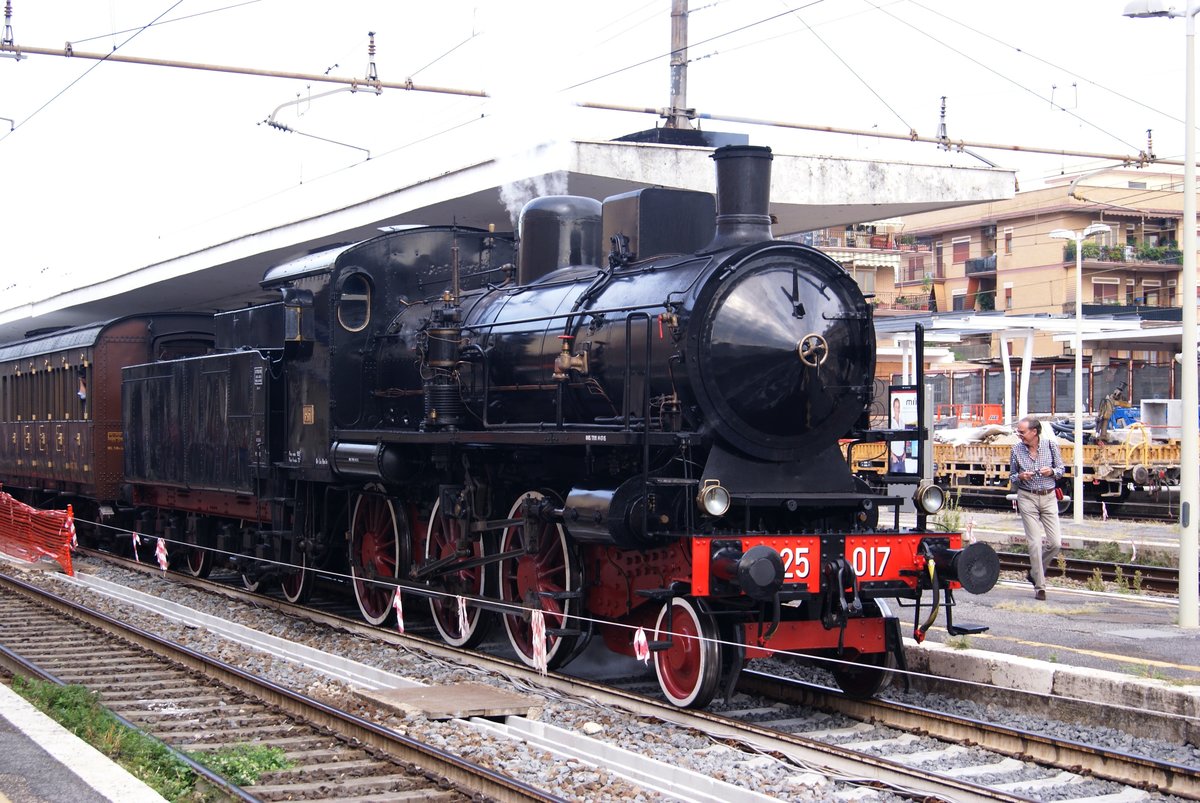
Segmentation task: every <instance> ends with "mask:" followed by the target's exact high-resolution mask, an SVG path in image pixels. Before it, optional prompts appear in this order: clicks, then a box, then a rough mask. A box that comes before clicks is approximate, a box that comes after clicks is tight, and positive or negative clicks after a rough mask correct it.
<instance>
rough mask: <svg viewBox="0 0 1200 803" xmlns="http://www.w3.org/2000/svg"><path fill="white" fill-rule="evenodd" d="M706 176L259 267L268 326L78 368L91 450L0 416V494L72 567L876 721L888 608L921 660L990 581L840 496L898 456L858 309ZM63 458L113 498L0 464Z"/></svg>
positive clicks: (758, 157) (738, 149)
mask: <svg viewBox="0 0 1200 803" xmlns="http://www.w3.org/2000/svg"><path fill="white" fill-rule="evenodd" d="M713 158H714V160H715V163H716V170H717V185H718V191H717V194H716V197H715V198H714V197H713V196H712V195H709V194H706V193H699V192H691V191H681V190H670V189H662V188H648V189H643V190H639V191H636V192H631V193H627V194H624V195H619V196H616V197H611V198H608V199H606V200H605V201H604V202H603V203H600V202H598V201H595V200H592V199H587V198H578V197H571V196H552V197H545V198H540V199H537V200H535V201H533V202H531V203H530V204H528V205H527V206H526V207H525V209H524V210H523V212H522V215H521V221H520V235H521V236H520V240H519V243H518V242H517V241H515V240H514V239H513V238H512V237H511V236H509V235H505V234H500V233H496V232H494V231H484V230H479V229H473V228H466V227H460V226H423V227H412V228H397V229H395V230H391V231H388V232H387V233H385V234H383V235H381V236H378V237H375V238H374V239H371V240H367V241H365V242H361V243H357V244H354V245H351V246H348V247H340V248H337V249H332V250H329V251H325V252H321V253H318V254H313V255H310V256H307V257H304V258H303V259H300V260H296V261H293V262H290V263H287V264H284V265H280V266H278V267H276V268H274V269H272V270H271V271H269V272H268V273H267V275H266V276H265V277H264V279H263V281H262V286H263V287H264V288H266V289H269V290H275V291H277V292H278V300H277V301H274V302H272V303H269V304H263V305H258V306H253V307H248V308H246V309H239V310H236V311H231V312H227V313H222V314H218V315H216V316H215V317H213V318H212V319H211V324H212V327H211V332H212V334H211V337H212V347H211V348H192V349H190V350H186V351H183V350H180V347H179V344H180V343H189V344H193V345H194V343H195V340H196V338H194V337H192V338H184V337H183V335H182V334H181V332H182V331H183V330H187V331H193V330H195V329H196V327H195V326H192V324H194V323H195V321H193V320H191V319H187V321H186V323H187V324H188V326H167V325H166V324H165V322H164V321H165V320H166V319H163V320H155V319H152V316H142V317H139V316H131V317H132V318H136V319H137V320H138V321H140V324H139V325H141V326H142V328H143V329H144V330H145V337H143V338H141V341H139V342H144V344H145V345H144V348H143V349H142V351H141V352H139V355H144V359H140V360H139V359H136V358H132V359H131V357H135V356H136V355H130V354H126V355H124V356H122V357H118V358H117V359H118V360H119V361H120V364H121V365H122V366H123V371H122V374H121V378H120V382H119V387H116V386H114V382H113V381H112V373H111V372H112V371H113V369H114V363H112V362H111V361H106V367H105V371H107V372H109V374H108V376H109V381H108V383H107V385H106V387H105V392H106V394H107V396H108V398H107V400H106V401H105V402H104V404H106V405H108V407H107V408H106V410H105V412H104V415H103V420H102V419H101V416H100V414H99V411H98V410H97V411H96V413H95V416H94V418H91V419H89V418H87V417H86V413H85V414H84V415H83V416H82V418H80V416H79V413H80V412H81V409H80V407H79V406H78V405H75V404H74V403H73V402H72V401H71V398H70V391H71V389H72V387H71V383H70V382H67V384H66V386H65V389H63V388H60V389H59V390H58V391H56V392H57V393H58V394H59V396H61V397H63V398H64V399H65V401H64V405H65V406H64V410H63V412H61V415H62V416H63V420H62V421H61V422H56V421H54V420H47V419H50V418H51V416H50V415H47V416H45V418H44V419H43V420H41V421H38V420H37V419H34V420H33V421H29V420H26V421H23V422H22V421H20V420H16V419H19V416H13V415H12V411H13V410H14V409H16V407H15V406H13V405H11V404H9V402H7V401H6V408H7V414H6V415H5V416H4V418H5V421H4V423H3V424H2V426H3V427H4V429H5V433H4V439H5V447H4V449H5V451H4V455H3V456H4V467H3V471H2V472H0V481H3V482H4V483H5V485H6V486H7V487H8V488H12V487H14V486H15V487H24V488H37V489H41V490H43V491H44V490H47V489H48V490H51V491H56V492H57V493H58V494H59V495H60V496H63V497H71V498H74V499H76V500H80V499H83V500H84V501H83V503H84V504H87V505H90V507H88V508H85V510H90V511H91V512H92V513H93V514H94V516H95V520H97V521H103V522H107V523H108V524H109V525H111V527H105V528H97V529H96V531H95V533H96V534H97V535H102V534H103V533H104V532H120V531H122V530H123V529H128V530H130V531H133V532H137V533H140V534H143V535H149V536H159V537H163V538H164V539H165V540H166V541H167V542H168V543H169V544H170V546H171V551H172V553H173V555H174V556H176V557H177V559H178V560H179V562H180V566H181V568H182V569H183V570H185V571H188V572H190V573H193V574H196V575H206V574H207V573H208V572H209V570H210V569H211V567H212V565H213V563H214V561H218V560H219V561H225V560H228V559H229V556H232V559H233V560H234V561H235V563H236V566H237V568H238V569H239V570H240V571H241V572H242V575H243V577H244V579H245V581H246V583H247V585H249V586H250V587H258V586H259V585H260V584H262V583H265V582H267V581H276V580H278V581H279V582H281V584H282V588H283V593H284V594H285V596H287V597H288V598H289V599H292V600H295V601H303V600H305V599H306V598H307V596H308V594H309V592H310V590H311V587H312V582H313V577H314V575H315V574H317V573H318V572H319V571H325V570H329V571H336V570H337V569H338V567H342V568H343V569H344V571H345V573H346V575H347V576H348V578H349V582H350V583H351V584H352V585H353V589H354V594H355V598H356V600H357V603H358V606H359V609H360V611H361V613H362V616H363V618H364V619H366V620H367V621H369V622H372V623H375V624H383V623H385V622H387V621H388V620H389V618H390V617H392V616H394V610H395V602H396V600H397V599H401V600H404V601H408V602H409V603H410V604H411V602H412V601H413V600H420V601H421V604H427V605H428V607H429V612H430V614H431V616H432V620H433V623H434V625H435V626H436V629H437V631H438V633H439V635H440V637H441V638H442V639H443V640H444V641H446V642H447V643H449V644H453V645H460V646H475V645H477V644H479V643H480V641H481V640H482V639H483V638H484V636H485V634H486V632H487V631H488V628H489V626H490V625H491V624H494V623H496V621H497V620H498V622H499V623H500V624H502V625H503V627H504V631H505V632H506V634H507V638H508V641H509V643H510V644H511V646H512V648H513V650H514V651H515V652H516V654H517V655H518V656H519V657H520V659H521V660H522V661H524V662H525V663H526V664H528V665H530V666H543V667H549V668H555V667H560V666H563V665H565V664H566V663H567V662H568V661H570V660H571V659H572V658H574V657H576V656H577V655H579V654H580V652H582V650H583V649H584V647H585V646H586V645H587V644H588V643H589V641H590V640H591V639H592V638H593V637H594V636H597V635H599V636H601V637H602V638H603V641H604V643H605V645H606V646H607V647H608V648H609V649H611V650H613V651H615V652H618V653H622V654H628V655H641V656H643V657H652V658H653V664H654V668H655V671H656V674H657V677H658V680H659V684H660V686H661V688H662V691H663V693H664V694H665V696H666V697H667V699H669V700H670V701H671V702H672V703H673V704H675V705H677V706H681V707H702V706H705V705H707V704H708V703H709V702H710V701H711V700H712V699H713V697H714V696H715V695H716V694H717V693H718V692H719V691H720V690H722V689H725V690H729V689H731V688H732V685H733V683H734V682H735V681H736V678H737V675H738V673H739V672H740V670H741V669H742V667H743V665H744V664H745V663H746V661H747V660H749V659H753V658H758V657H763V656H767V655H773V654H786V655H795V654H800V655H805V656H811V657H815V658H823V659H830V660H829V664H828V666H829V668H830V669H831V671H832V673H833V675H834V677H835V679H836V681H837V683H838V684H839V685H840V686H841V688H842V689H843V690H845V691H846V692H848V693H850V694H855V695H863V696H866V695H871V694H874V693H875V692H876V691H877V690H878V689H879V688H880V686H881V685H882V684H883V683H884V682H885V681H886V679H887V677H888V674H889V672H888V670H889V668H891V667H892V666H893V665H894V663H895V661H896V660H897V659H899V660H902V658H903V652H902V649H901V629H900V625H899V619H898V618H897V616H895V615H894V614H893V613H892V611H891V609H890V607H889V604H888V600H898V601H900V602H901V603H902V604H905V605H907V606H909V607H913V608H915V609H916V613H915V614H914V620H915V621H914V626H915V628H916V632H917V634H918V636H920V635H921V634H922V633H923V630H924V629H925V628H927V627H928V625H929V623H930V622H931V621H932V617H931V618H930V619H929V620H928V621H926V622H925V624H924V625H921V624H917V623H918V622H919V621H920V609H921V603H922V597H923V595H924V594H925V592H929V593H930V595H931V604H930V606H929V608H930V609H931V610H933V611H936V610H938V608H939V607H940V606H941V605H942V602H943V601H944V606H945V609H946V611H947V614H948V616H949V611H950V609H951V607H952V605H953V590H955V589H958V588H964V589H965V590H966V591H968V592H971V593H984V592H986V591H988V590H990V589H991V588H992V586H993V585H994V584H995V582H996V579H997V577H998V562H997V560H996V557H995V554H994V553H993V552H992V551H991V550H990V548H989V547H987V546H986V545H983V544H971V545H969V546H967V547H966V548H963V545H962V539H961V535H959V534H957V533H945V532H936V531H934V530H933V529H932V528H930V527H929V526H927V516H928V515H929V514H931V513H933V512H936V510H937V508H938V506H939V505H940V503H941V496H940V492H939V491H938V489H937V487H936V486H933V485H931V484H929V483H921V485H920V486H919V488H918V493H917V495H916V497H915V499H914V501H915V503H916V505H917V526H916V527H914V528H902V527H901V526H900V516H899V509H900V506H901V504H902V503H904V502H905V499H902V498H900V497H898V496H889V495H888V494H887V492H886V489H883V490H880V489H878V488H874V487H872V486H869V485H867V484H866V483H865V482H864V481H863V480H862V479H859V478H857V477H856V476H855V474H854V472H853V471H852V470H851V467H850V466H848V465H847V462H846V459H845V458H844V457H843V452H842V450H841V448H840V443H842V442H845V441H847V440H849V441H862V440H874V441H887V440H891V439H896V440H898V439H909V438H911V437H913V433H912V432H904V433H899V432H893V431H888V430H882V431H881V430H872V429H871V428H870V424H869V421H870V419H869V415H868V413H869V409H870V405H871V403H872V401H873V400H872V392H873V391H872V383H873V374H874V363H875V338H874V328H873V323H872V315H871V307H870V305H869V304H868V302H867V299H866V298H865V297H864V296H863V294H862V292H861V291H860V289H859V288H858V286H857V285H856V283H855V282H854V281H853V279H851V278H850V276H848V275H847V273H846V272H845V271H844V270H843V269H842V268H841V266H840V265H838V263H837V262H835V261H834V260H832V259H831V258H829V257H828V256H826V255H824V254H822V253H821V252H819V251H818V250H816V249H813V248H810V247H807V246H804V245H800V244H797V243H793V242H787V241H779V240H774V239H773V238H772V234H771V218H770V215H769V214H768V211H767V210H768V200H769V187H770V166H771V160H772V156H771V152H770V149H768V148H759V147H751V146H729V147H725V148H721V149H718V150H717V151H715V152H714V153H713ZM143 317H144V318H146V319H147V320H142V318H143ZM125 323H128V321H126V322H125ZM111 327H112V325H105V326H101V327H99V328H92V329H90V330H88V332H90V334H87V333H85V334H81V335H77V336H76V337H75V339H74V340H73V341H71V339H70V337H69V336H68V335H65V334H63V333H57V334H55V335H50V336H48V337H47V338H43V339H42V340H41V341H34V342H29V341H26V342H23V343H21V344H14V345H10V346H7V347H3V348H0V371H3V372H4V373H3V376H4V377H6V379H5V381H6V382H7V381H8V380H7V377H9V376H11V375H12V372H13V371H14V370H15V371H17V372H19V371H20V370H21V366H23V365H26V364H28V365H30V366H32V365H35V364H36V365H37V367H38V368H39V369H40V368H41V367H42V363H45V365H47V366H50V365H54V366H59V365H60V364H61V366H63V367H65V368H70V367H71V366H76V367H79V366H84V367H85V368H86V370H88V371H93V370H95V371H99V365H98V364H97V363H95V362H92V363H89V362H88V360H90V359H91V360H95V359H99V358H98V357H95V356H94V354H99V351H98V348H99V343H100V342H101V340H102V336H103V335H105V333H106V332H108V331H109V329H110V328H111ZM171 332H174V333H175V336H173V337H167V338H166V340H165V341H163V342H159V340H158V338H159V337H160V336H162V335H164V334H169V333H171ZM89 338H91V339H90V340H89ZM68 341H70V342H68ZM39 343H40V345H39ZM172 343H174V344H175V347H174V351H172V349H171V348H170V345H171V344H172ZM93 348H95V349H97V350H96V351H95V352H93V351H92V349H93ZM135 363H137V364H135ZM87 366H92V367H87ZM66 375H68V376H73V375H71V374H66ZM80 376H81V377H83V376H84V374H80ZM81 381H83V380H82V379H81ZM61 384H62V383H61V382H60V385H61ZM14 387H15V386H14ZM7 395H8V391H6V396H7ZM21 398H24V397H21ZM117 398H119V399H120V416H119V420H116V417H115V416H114V415H113V413H114V410H112V409H111V407H112V404H113V402H114V401H115V399H117ZM68 408H69V409H68ZM77 419H79V420H77ZM60 424H61V426H60ZM75 425H79V427H80V429H81V431H83V432H84V434H83V435H81V436H80V438H79V442H78V444H76V445H77V446H79V448H80V449H82V450H84V451H86V450H87V449H88V448H96V449H97V450H98V449H100V448H101V447H102V448H103V449H104V450H106V451H105V454H108V455H110V456H111V455H112V454H119V455H121V457H122V458H123V467H122V476H121V477H120V478H119V482H116V483H113V482H111V481H110V482H108V483H106V484H105V485H104V487H101V484H100V483H97V482H95V479H96V478H95V476H94V473H93V475H92V476H90V477H85V478H83V479H81V480H80V481H78V482H75V481H71V480H70V479H69V478H64V477H54V476H50V475H51V472H49V471H48V470H47V462H48V461H47V456H48V455H50V456H52V455H53V448H54V443H55V442H56V438H57V437H58V436H57V435H55V434H54V433H53V432H50V433H49V437H48V439H43V440H41V441H39V437H40V436H39V437H34V436H33V434H32V433H30V434H23V433H24V432H25V431H29V430H30V429H31V428H32V429H38V428H46V427H49V428H51V429H53V428H54V427H59V428H60V429H61V430H62V431H63V435H64V437H66V438H67V441H68V444H67V445H68V447H69V446H70V445H71V444H70V439H71V437H72V435H71V432H70V428H71V427H72V426H75ZM22 428H24V430H23V429H22ZM85 438H86V440H87V444H88V445H87V446H86V447H85V446H84V445H83V441H84V439H85ZM39 442H40V443H41V447H40V448H43V449H46V448H49V450H50V451H49V452H43V453H42V454H39V453H38V451H37V450H38V448H39V446H38V444H39ZM80 459H86V456H85V457H83V458H79V459H77V460H76V461H75V462H74V465H75V466H76V467H78V466H79V465H80V462H79V461H80ZM49 462H53V461H52V460H51V461H49ZM59 465H60V466H61V465H62V461H60V462H59ZM94 465H96V464H95V462H94V461H93V466H94ZM109 479H110V480H111V479H114V478H112V477H109ZM89 482H90V484H89ZM888 508H890V509H891V510H892V515H891V517H890V520H889V517H888V516H885V515H882V510H885V509H888ZM114 528H115V529H114ZM948 625H949V626H950V627H951V628H952V629H953V630H954V631H955V632H965V631H966V629H965V628H956V627H955V626H954V625H953V621H952V619H950V620H948Z"/></svg>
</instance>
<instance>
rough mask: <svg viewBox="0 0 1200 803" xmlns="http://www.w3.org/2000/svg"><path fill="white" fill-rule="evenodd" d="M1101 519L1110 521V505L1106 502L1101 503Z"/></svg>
mask: <svg viewBox="0 0 1200 803" xmlns="http://www.w3.org/2000/svg"><path fill="white" fill-rule="evenodd" d="M1100 521H1108V505H1107V504H1106V503H1104V502H1101V503H1100Z"/></svg>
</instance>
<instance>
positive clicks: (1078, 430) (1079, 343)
mask: <svg viewBox="0 0 1200 803" xmlns="http://www.w3.org/2000/svg"><path fill="white" fill-rule="evenodd" d="M1110 231H1112V227H1111V226H1109V225H1107V224H1105V223H1093V224H1092V225H1090V226H1088V227H1087V228H1086V229H1084V230H1083V231H1071V230H1070V229H1055V230H1054V231H1052V232H1050V236H1051V237H1053V238H1054V239H1056V240H1074V241H1075V449H1074V453H1075V468H1074V469H1072V471H1071V474H1072V477H1073V478H1074V480H1075V487H1074V489H1073V490H1072V491H1071V510H1072V515H1073V516H1074V518H1075V521H1077V522H1080V523H1082V522H1083V241H1084V240H1086V239H1087V238H1088V237H1091V236H1092V235H1093V234H1100V233H1102V232H1103V233H1107V232H1110Z"/></svg>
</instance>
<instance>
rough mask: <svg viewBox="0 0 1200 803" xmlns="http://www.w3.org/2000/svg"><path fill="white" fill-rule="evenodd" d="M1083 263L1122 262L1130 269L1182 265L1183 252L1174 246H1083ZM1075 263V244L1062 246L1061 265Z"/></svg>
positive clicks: (1095, 244)
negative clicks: (1130, 267)
mask: <svg viewBox="0 0 1200 803" xmlns="http://www.w3.org/2000/svg"><path fill="white" fill-rule="evenodd" d="M1083 259H1084V261H1085V262H1122V263H1125V264H1127V265H1130V266H1132V267H1151V266H1155V265H1162V266H1172V265H1182V264H1183V252H1182V251H1180V250H1179V249H1178V248H1175V247H1174V246H1161V245H1141V246H1133V245H1099V244H1097V243H1090V242H1089V243H1084V244H1083ZM1074 261H1075V243H1072V242H1069V243H1067V244H1066V245H1065V246H1063V263H1064V264H1065V263H1069V262H1074Z"/></svg>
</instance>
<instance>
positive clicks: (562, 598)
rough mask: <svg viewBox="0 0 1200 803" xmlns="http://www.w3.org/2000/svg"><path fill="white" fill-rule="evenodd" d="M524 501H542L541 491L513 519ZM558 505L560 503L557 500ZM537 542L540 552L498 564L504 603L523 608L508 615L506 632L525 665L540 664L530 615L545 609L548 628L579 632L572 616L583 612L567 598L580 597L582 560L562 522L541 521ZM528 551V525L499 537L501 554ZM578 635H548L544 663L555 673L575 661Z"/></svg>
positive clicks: (574, 600) (531, 495) (515, 509)
mask: <svg viewBox="0 0 1200 803" xmlns="http://www.w3.org/2000/svg"><path fill="white" fill-rule="evenodd" d="M526 498H533V499H543V498H545V495H544V494H542V493H540V492H538V491H530V492H528V493H525V494H522V495H521V497H520V498H519V499H517V501H516V503H515V504H513V507H512V510H511V511H509V514H508V517H509V518H510V519H519V518H522V513H523V510H524V501H525V499H526ZM553 501H554V503H555V506H556V507H561V505H562V501H561V500H559V499H557V498H555V499H554V500H553ZM536 526H537V532H536V533H535V538H534V539H533V540H534V541H535V542H536V543H537V549H536V551H534V552H532V553H527V554H523V555H520V556H519V557H515V558H509V559H508V560H504V561H501V562H500V599H502V600H503V601H504V602H507V603H509V604H511V605H514V606H519V607H520V610H519V611H517V610H514V611H513V612H512V613H505V614H504V629H505V630H506V631H507V632H508V640H509V643H511V644H512V647H513V649H514V650H515V651H516V653H517V656H518V657H519V658H520V659H521V661H523V662H524V663H525V664H526V665H527V666H530V667H534V666H536V661H535V658H534V647H535V645H534V640H533V623H532V612H533V611H534V610H539V609H540V610H541V611H542V615H543V618H544V620H545V623H546V629H547V630H562V629H568V628H570V629H577V628H578V627H579V622H577V621H572V617H574V616H577V615H578V613H579V606H580V601H579V599H578V598H576V597H573V596H568V595H569V594H576V593H578V591H579V589H580V587H581V585H582V575H581V571H580V562H579V559H578V557H577V556H576V554H575V552H574V550H573V548H572V546H571V544H570V542H568V540H567V534H566V532H565V531H564V530H563V528H562V525H561V524H557V523H552V522H539V523H538V524H537V525H536ZM524 550H525V525H524V524H514V525H512V526H510V527H508V528H506V529H505V530H504V534H503V535H502V536H501V538H500V552H501V553H505V552H520V551H524ZM578 643H579V637H578V636H575V635H570V636H559V635H547V636H546V665H547V667H548V668H549V669H555V668H557V667H560V666H562V665H563V664H565V663H566V662H567V661H568V660H569V659H570V658H572V657H573V655H574V652H575V647H576V646H577V644H578Z"/></svg>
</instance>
